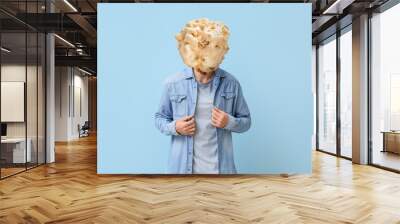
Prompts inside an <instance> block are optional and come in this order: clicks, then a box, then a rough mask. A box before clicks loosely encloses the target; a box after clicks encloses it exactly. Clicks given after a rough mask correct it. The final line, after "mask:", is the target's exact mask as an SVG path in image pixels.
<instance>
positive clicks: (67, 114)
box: [55, 67, 88, 141]
mask: <svg viewBox="0 0 400 224" xmlns="http://www.w3.org/2000/svg"><path fill="white" fill-rule="evenodd" d="M55 89H56V91H55V120H56V121H55V123H56V127H55V129H56V131H55V140H56V141H69V140H73V139H77V138H79V132H78V124H80V125H83V124H84V122H85V121H87V120H88V77H87V76H84V73H82V72H80V71H79V70H78V69H76V68H72V67H56V83H55ZM79 101H80V102H79ZM80 107H81V108H80Z"/></svg>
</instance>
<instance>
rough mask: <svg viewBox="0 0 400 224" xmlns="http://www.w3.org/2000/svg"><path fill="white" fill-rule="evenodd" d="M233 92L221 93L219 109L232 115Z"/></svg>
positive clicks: (234, 94)
mask: <svg viewBox="0 0 400 224" xmlns="http://www.w3.org/2000/svg"><path fill="white" fill-rule="evenodd" d="M235 97H236V93H235V92H222V93H221V109H222V110H223V111H225V112H226V113H229V114H231V115H233V106H234V99H235Z"/></svg>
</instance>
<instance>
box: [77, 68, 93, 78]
mask: <svg viewBox="0 0 400 224" xmlns="http://www.w3.org/2000/svg"><path fill="white" fill-rule="evenodd" d="M78 70H79V71H81V72H83V73H85V74H87V75H90V76H91V75H92V73H90V72H88V71H86V70H83V69H81V68H79V67H78Z"/></svg>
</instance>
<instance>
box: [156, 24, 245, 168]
mask: <svg viewBox="0 0 400 224" xmlns="http://www.w3.org/2000/svg"><path fill="white" fill-rule="evenodd" d="M228 36H229V29H228V28H227V27H226V26H225V25H224V24H222V23H220V22H214V21H210V20H208V19H197V20H192V21H190V22H189V23H188V24H186V26H185V27H184V28H183V29H182V31H181V32H180V33H179V34H178V35H177V36H176V39H177V40H178V48H179V52H180V54H181V56H182V58H183V61H184V62H185V64H186V65H188V66H189V67H188V68H186V69H184V70H183V71H182V72H180V73H178V74H176V75H174V76H172V77H169V78H168V79H167V80H166V82H165V86H164V90H163V93H162V97H161V103H160V107H159V109H158V112H157V113H156V115H155V123H156V127H157V128H158V129H159V130H160V131H161V132H162V133H164V134H167V135H171V136H172V146H171V152H170V158H169V172H170V173H178V174H188V173H200V174H233V173H236V167H235V164H234V158H233V145H232V132H239V133H240V132H245V131H247V130H248V129H249V128H250V125H251V118H250V112H249V109H248V107H247V103H246V101H245V99H244V97H243V93H242V89H241V86H240V84H239V82H238V81H237V80H236V79H235V78H234V77H233V76H232V75H231V74H229V73H228V72H226V71H224V70H222V69H221V68H219V65H220V64H221V62H222V60H223V58H224V55H225V54H226V52H227V51H228V49H229V48H228Z"/></svg>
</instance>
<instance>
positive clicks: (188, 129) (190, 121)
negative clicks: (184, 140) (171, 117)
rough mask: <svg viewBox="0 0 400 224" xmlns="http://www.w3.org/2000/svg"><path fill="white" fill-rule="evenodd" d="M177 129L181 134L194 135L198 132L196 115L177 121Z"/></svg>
mask: <svg viewBox="0 0 400 224" xmlns="http://www.w3.org/2000/svg"><path fill="white" fill-rule="evenodd" d="M175 130H176V132H177V133H178V134H180V135H194V133H195V132H196V123H195V121H194V116H193V115H191V116H186V117H183V118H181V119H179V120H177V121H176V122H175Z"/></svg>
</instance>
